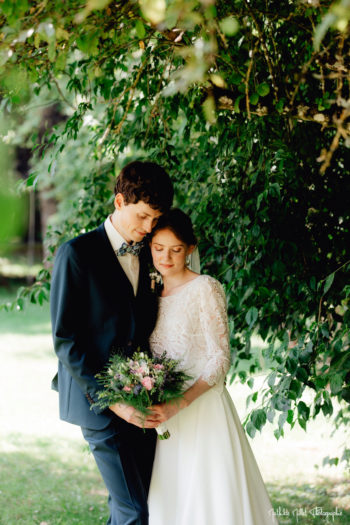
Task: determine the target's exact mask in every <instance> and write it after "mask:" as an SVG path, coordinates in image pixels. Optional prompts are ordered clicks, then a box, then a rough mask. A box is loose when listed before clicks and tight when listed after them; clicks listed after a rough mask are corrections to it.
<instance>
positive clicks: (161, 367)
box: [154, 365, 164, 370]
mask: <svg viewBox="0 0 350 525" xmlns="http://www.w3.org/2000/svg"><path fill="white" fill-rule="evenodd" d="M154 368H155V369H156V370H163V368H164V365H154Z"/></svg>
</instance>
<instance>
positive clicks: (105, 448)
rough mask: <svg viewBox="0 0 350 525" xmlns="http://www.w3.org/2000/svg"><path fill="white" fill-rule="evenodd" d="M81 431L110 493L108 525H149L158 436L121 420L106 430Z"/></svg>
mask: <svg viewBox="0 0 350 525" xmlns="http://www.w3.org/2000/svg"><path fill="white" fill-rule="evenodd" d="M81 430H82V433H83V436H84V438H85V439H86V441H87V442H88V444H89V446H90V449H91V452H92V454H93V455H94V458H95V461H96V464H97V466H98V468H99V470H100V472H101V475H102V478H103V480H104V483H105V485H106V487H107V490H108V492H109V496H108V504H109V510H110V516H109V519H108V521H107V525H148V506H147V497H148V490H149V485H150V481H151V475H152V465H153V459H154V453H155V445H156V432H155V431H154V430H145V431H144V430H143V429H141V428H138V427H136V426H134V425H131V424H129V423H126V422H125V421H124V420H122V419H120V418H117V417H115V419H113V420H112V421H111V423H110V424H109V425H108V426H107V427H106V428H104V429H102V430H93V429H88V428H85V427H81Z"/></svg>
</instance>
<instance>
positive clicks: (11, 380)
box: [0, 290, 350, 525]
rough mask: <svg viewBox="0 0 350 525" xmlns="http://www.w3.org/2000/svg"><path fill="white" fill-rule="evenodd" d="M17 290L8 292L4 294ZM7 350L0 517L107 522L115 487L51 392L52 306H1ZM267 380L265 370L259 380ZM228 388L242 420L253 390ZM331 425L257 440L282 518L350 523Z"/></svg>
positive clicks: (44, 524) (0, 416) (2, 379)
mask: <svg viewBox="0 0 350 525" xmlns="http://www.w3.org/2000/svg"><path fill="white" fill-rule="evenodd" d="M10 297H13V295H11V294H10V293H9V292H8V291H6V292H5V291H3V290H2V291H1V290H0V302H3V301H4V300H6V299H10ZM0 352H1V361H2V366H1V368H0V523H1V524H3V525H18V524H27V525H33V524H41V525H59V524H62V525H63V524H64V525H73V524H80V525H96V524H97V523H105V521H106V519H107V516H108V510H107V504H106V498H107V493H106V490H105V488H104V485H103V483H102V481H101V479H100V476H99V473H98V471H97V468H96V466H95V464H94V461H93V458H92V456H91V454H90V453H89V451H88V449H87V447H86V445H85V442H84V440H83V438H82V436H81V434H80V429H79V428H78V427H76V426H74V425H69V424H67V423H64V422H61V421H60V420H59V419H58V402H57V401H58V400H57V393H56V392H53V391H51V390H50V381H51V378H52V377H53V375H54V374H55V372H56V358H55V356H54V353H53V349H52V343H51V336H50V322H49V315H48V308H47V305H46V306H45V307H42V308H40V307H35V306H29V307H28V308H27V309H26V310H25V311H24V312H10V313H6V312H3V311H1V312H0ZM263 380H264V377H263V376H260V377H257V378H256V380H255V382H256V385H257V386H258V385H259V384H261V383H262V381H263ZM230 392H231V395H232V398H233V400H234V402H235V404H236V407H237V410H238V412H239V414H240V416H241V418H243V417H244V414H245V397H246V395H247V394H248V393H250V392H251V391H250V390H249V388H248V387H246V386H245V385H241V384H237V385H233V386H232V387H230ZM330 433H331V428H330V425H329V423H328V421H327V420H326V419H324V418H320V419H318V420H317V421H316V422H311V423H310V424H309V426H308V431H307V433H305V432H304V431H303V430H302V429H300V428H294V429H293V430H292V431H288V432H286V434H287V436H286V438H285V439H283V440H279V441H278V442H277V441H276V439H275V438H274V436H273V431H272V428H271V427H266V428H265V429H264V431H263V432H262V434H260V435H258V436H256V437H255V438H254V440H250V442H251V445H252V448H253V450H254V453H255V456H256V458H257V461H258V463H259V466H260V468H261V472H262V475H263V478H264V480H265V481H266V484H267V487H268V490H269V493H270V496H271V500H272V502H273V506H274V509H275V512H276V513H277V515H278V520H279V523H280V524H281V525H282V524H292V525H294V524H299V523H300V524H302V525H309V524H315V525H317V524H325V523H334V524H349V523H350V477H349V475H346V474H345V473H344V472H343V471H342V469H341V467H336V468H335V467H322V466H321V465H322V458H323V457H324V456H326V455H330V456H333V455H336V454H337V453H338V451H339V447H341V445H342V440H343V437H342V436H341V435H338V436H337V435H336V436H334V437H330ZM315 465H318V467H316V466H315ZM327 513H336V514H334V515H333V516H332V515H328V516H327ZM317 514H318V515H317ZM164 525H166V524H164ZM189 525H190V524H189ZM213 525H220V524H213Z"/></svg>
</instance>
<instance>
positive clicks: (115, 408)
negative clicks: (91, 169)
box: [109, 403, 160, 428]
mask: <svg viewBox="0 0 350 525" xmlns="http://www.w3.org/2000/svg"><path fill="white" fill-rule="evenodd" d="M153 408H154V407H152V408H151V410H152V413H151V414H149V415H148V416H147V418H145V416H144V415H143V414H141V412H139V411H138V410H136V408H133V407H131V406H128V405H124V404H123V403H116V404H115V405H111V406H110V407H109V409H110V410H112V412H114V413H115V414H116V415H117V416H118V417H120V418H122V419H124V420H125V421H126V422H127V423H131V424H132V425H135V426H136V427H139V428H156V427H157V426H158V425H159V423H160V421H159V419H158V414H156V413H155V411H154V410H153Z"/></svg>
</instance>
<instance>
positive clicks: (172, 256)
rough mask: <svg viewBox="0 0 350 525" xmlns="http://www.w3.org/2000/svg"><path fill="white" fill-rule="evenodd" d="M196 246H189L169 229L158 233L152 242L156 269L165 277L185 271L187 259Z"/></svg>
mask: <svg viewBox="0 0 350 525" xmlns="http://www.w3.org/2000/svg"><path fill="white" fill-rule="evenodd" d="M193 249H194V246H188V245H187V244H186V243H184V242H183V241H182V240H181V239H178V238H177V237H176V235H175V234H174V233H173V232H172V231H171V230H168V229H164V230H159V231H157V232H156V233H155V234H154V236H153V238H152V241H151V252H152V257H153V264H154V267H155V268H156V269H157V270H158V272H159V273H160V274H161V275H163V276H164V277H167V276H170V275H176V274H177V273H181V272H183V271H184V269H185V266H186V257H187V255H189V254H190V253H192V251H193Z"/></svg>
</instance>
